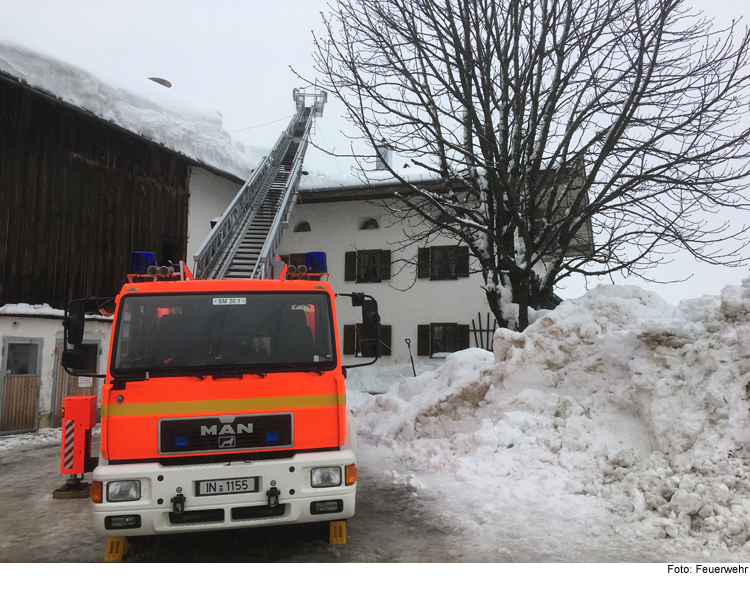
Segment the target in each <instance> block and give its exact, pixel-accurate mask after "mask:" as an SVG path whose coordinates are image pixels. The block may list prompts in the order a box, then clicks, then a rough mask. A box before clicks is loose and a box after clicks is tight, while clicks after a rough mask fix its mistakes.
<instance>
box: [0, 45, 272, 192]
mask: <svg viewBox="0 0 750 591" xmlns="http://www.w3.org/2000/svg"><path fill="white" fill-rule="evenodd" d="M0 77H5V78H7V79H10V80H11V81H14V82H16V83H20V84H23V85H25V86H27V87H30V88H32V89H34V90H36V91H39V92H41V93H43V94H45V95H47V96H49V97H50V98H51V99H53V100H59V101H61V102H62V103H64V104H67V105H70V106H72V107H75V108H77V109H80V110H81V111H83V112H85V113H88V114H89V115H93V116H95V117H97V118H100V119H102V120H104V121H106V122H108V123H110V124H112V125H115V126H116V127H119V128H121V129H123V130H125V131H128V132H131V133H134V134H137V135H139V136H141V137H143V138H145V139H146V140H149V141H151V142H154V143H156V144H159V145H161V146H163V147H165V148H167V149H168V150H170V151H173V152H175V153H177V154H180V155H183V156H185V157H186V158H187V159H189V160H191V161H193V162H194V163H196V164H198V165H201V166H203V167H205V168H207V169H209V170H213V171H214V172H218V173H220V174H224V175H228V176H232V177H236V178H238V179H241V180H246V179H247V178H249V177H250V173H251V172H252V170H253V169H254V168H255V166H256V164H257V163H258V161H259V160H260V158H261V157H262V156H264V155H265V151H264V150H261V149H260V148H253V147H250V146H246V145H245V144H243V143H241V142H239V141H237V140H235V139H233V138H232V137H231V136H230V135H229V134H228V133H227V132H226V131H225V130H224V128H223V127H222V117H221V113H219V112H218V111H211V110H209V109H208V108H206V107H205V106H203V105H201V104H200V103H198V102H196V101H194V100H192V99H190V98H188V97H186V96H183V95H180V94H179V93H178V92H175V91H174V90H173V89H171V88H166V87H164V86H161V85H160V84H156V83H155V82H152V81H151V80H148V79H143V80H141V79H136V78H130V79H128V78H126V77H125V76H122V77H118V80H117V82H110V81H106V80H104V79H102V78H101V77H98V76H95V75H94V74H92V73H91V72H89V71H87V70H85V69H83V68H80V67H78V66H75V65H73V64H70V63H67V62H64V61H62V60H59V59H57V58H54V57H51V56H49V55H44V54H42V53H40V52H37V51H36V50H33V49H30V48H27V47H22V46H20V45H18V44H16V43H13V42H9V41H5V40H2V39H0Z"/></svg>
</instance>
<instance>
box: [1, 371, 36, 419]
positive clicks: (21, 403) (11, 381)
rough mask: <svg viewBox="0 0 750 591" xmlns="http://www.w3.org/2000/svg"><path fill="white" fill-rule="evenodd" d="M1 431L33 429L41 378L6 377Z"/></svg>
mask: <svg viewBox="0 0 750 591" xmlns="http://www.w3.org/2000/svg"><path fill="white" fill-rule="evenodd" d="M3 380H5V383H4V385H3V407H2V412H0V431H17V430H20V429H33V428H34V427H35V426H36V425H35V420H36V397H37V392H38V390H39V376H5V377H4V378H3Z"/></svg>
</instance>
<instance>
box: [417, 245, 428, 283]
mask: <svg viewBox="0 0 750 591" xmlns="http://www.w3.org/2000/svg"><path fill="white" fill-rule="evenodd" d="M417 278H418V279H429V278H430V249H429V248H420V249H419V250H418V251H417Z"/></svg>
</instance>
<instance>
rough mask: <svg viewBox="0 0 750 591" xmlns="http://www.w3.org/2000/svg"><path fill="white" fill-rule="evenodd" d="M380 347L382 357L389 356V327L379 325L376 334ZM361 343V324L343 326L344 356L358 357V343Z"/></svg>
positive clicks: (388, 325) (387, 325)
mask: <svg viewBox="0 0 750 591" xmlns="http://www.w3.org/2000/svg"><path fill="white" fill-rule="evenodd" d="M378 338H379V339H380V345H381V348H382V350H383V357H390V355H391V325H390V324H381V325H380V332H379V334H378ZM361 342H362V324H361V323H359V324H345V325H344V345H343V348H344V351H343V353H344V355H359V353H360V343H361Z"/></svg>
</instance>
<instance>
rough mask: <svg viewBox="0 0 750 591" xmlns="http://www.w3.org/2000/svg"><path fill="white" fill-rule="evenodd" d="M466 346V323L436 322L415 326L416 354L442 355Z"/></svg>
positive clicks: (467, 336)
mask: <svg viewBox="0 0 750 591" xmlns="http://www.w3.org/2000/svg"><path fill="white" fill-rule="evenodd" d="M468 348H469V325H468V324H456V323H448V322H436V323H432V324H420V325H419V326H418V327H417V355H421V356H429V357H444V356H445V355H447V354H448V353H454V352H455V351H462V350H463V349H468Z"/></svg>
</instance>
